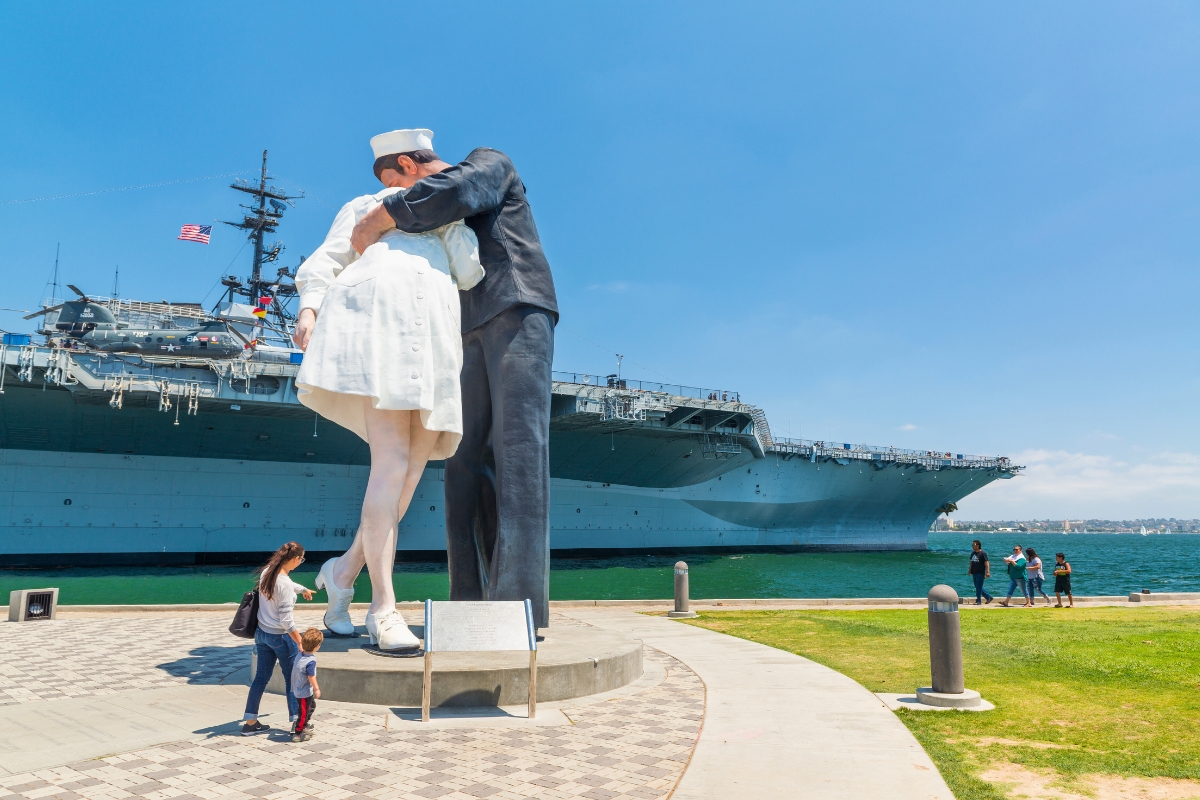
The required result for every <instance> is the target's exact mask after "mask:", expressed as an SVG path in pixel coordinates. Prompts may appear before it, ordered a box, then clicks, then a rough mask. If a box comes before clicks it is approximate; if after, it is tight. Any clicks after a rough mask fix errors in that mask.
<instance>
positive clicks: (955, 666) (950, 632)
mask: <svg viewBox="0 0 1200 800" xmlns="http://www.w3.org/2000/svg"><path fill="white" fill-rule="evenodd" d="M929 668H930V672H932V673H933V690H934V691H935V692H939V693H941V694H961V693H962V690H963V689H965V688H966V685H965V684H964V682H963V665H962V628H961V627H960V624H959V615H958V591H957V590H955V589H953V588H951V587H949V586H946V585H945V584H940V585H938V586H935V587H933V588H932V589H930V590H929Z"/></svg>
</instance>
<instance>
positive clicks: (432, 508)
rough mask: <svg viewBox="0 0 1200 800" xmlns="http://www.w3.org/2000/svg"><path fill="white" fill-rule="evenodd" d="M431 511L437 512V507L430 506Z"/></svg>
mask: <svg viewBox="0 0 1200 800" xmlns="http://www.w3.org/2000/svg"><path fill="white" fill-rule="evenodd" d="M429 510H430V511H436V510H437V506H430V507H429Z"/></svg>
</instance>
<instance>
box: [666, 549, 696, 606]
mask: <svg viewBox="0 0 1200 800" xmlns="http://www.w3.org/2000/svg"><path fill="white" fill-rule="evenodd" d="M667 616H668V617H670V618H671V619H683V618H690V617H694V616H696V612H695V611H689V610H688V565H687V562H684V561H676V562H675V610H674V611H668V612H667Z"/></svg>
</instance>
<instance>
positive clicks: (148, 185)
mask: <svg viewBox="0 0 1200 800" xmlns="http://www.w3.org/2000/svg"><path fill="white" fill-rule="evenodd" d="M248 172H254V170H252V169H241V170H238V171H237V172H222V173H221V174H219V175H205V176H204V177H202V178H181V179H180V180H177V181H162V182H160V183H143V184H139V185H137V186H122V187H120V188H117V189H95V190H93V191H90V192H75V193H74V194H52V195H47V196H45V197H28V198H26V199H24V200H2V201H0V206H12V205H17V204H18V203H39V202H41V201H42V200H65V199H66V198H68V197H87V196H88V195H93V194H109V193H111V192H129V191H133V190H134V189H153V188H155V187H157V186H174V185H175V184H177V183H195V182H196V181H211V180H213V179H214V178H229V177H232V176H234V175H245V174H246V173H248Z"/></svg>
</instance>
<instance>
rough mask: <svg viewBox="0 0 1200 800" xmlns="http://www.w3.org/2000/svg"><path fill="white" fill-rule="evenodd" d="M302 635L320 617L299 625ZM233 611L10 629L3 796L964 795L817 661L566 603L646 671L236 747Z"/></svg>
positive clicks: (861, 695)
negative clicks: (611, 684)
mask: <svg viewBox="0 0 1200 800" xmlns="http://www.w3.org/2000/svg"><path fill="white" fill-rule="evenodd" d="M298 622H299V623H300V624H301V626H307V625H310V624H311V625H319V624H320V613H319V612H314V611H313V610H312V609H308V610H306V611H304V612H302V613H300V614H298ZM228 623H229V613H228V612H225V611H222V612H187V613H180V612H169V613H140V614H138V613H133V612H125V613H121V614H99V613H98V614H78V613H74V614H73V613H70V612H68V613H64V614H63V615H62V617H61V618H60V619H58V620H54V621H51V622H37V623H28V624H4V625H0V731H3V736H2V737H0V800H49V799H50V798H53V799H54V800H77V799H78V798H86V800H108V799H109V798H111V800H120V799H121V798H128V797H140V798H146V800H192V798H204V800H223V799H225V798H228V799H229V800H250V799H251V798H268V799H269V800H304V798H320V800H348V799H349V798H374V799H375V800H384V799H385V798H446V800H470V799H471V798H493V799H494V800H510V799H511V800H515V799H516V798H564V799H565V798H576V797H581V798H588V800H611V799H612V798H638V800H654V798H667V797H671V798H675V800H701V799H703V800H710V799H712V800H716V799H717V798H720V800H743V799H744V800H766V799H767V798H776V797H779V798H783V797H787V798H792V797H821V798H842V797H845V798H855V800H860V799H861V798H863V797H890V798H913V800H917V798H921V800H950V798H951V797H952V796H951V794H950V792H949V790H948V789H947V787H946V785H945V782H944V781H943V780H942V779H941V776H940V775H939V774H938V772H937V770H936V768H935V767H934V766H933V763H932V762H931V761H930V759H929V757H928V756H927V755H926V754H925V752H924V751H923V750H922V749H921V748H920V746H919V745H918V744H917V742H916V740H915V739H914V738H913V737H912V735H911V734H910V733H909V732H908V730H907V729H906V728H905V727H904V725H903V724H902V723H901V722H900V721H899V720H898V719H897V718H896V717H895V715H894V714H892V713H891V712H890V711H888V710H887V709H886V708H885V707H884V706H883V705H882V703H880V702H879V700H878V699H877V698H875V697H874V696H873V695H871V694H870V692H868V691H866V690H865V689H864V688H863V687H861V686H859V685H858V684H856V683H854V682H853V681H851V680H850V679H848V678H846V677H845V676H842V675H840V674H838V673H836V672H833V671H832V670H829V669H827V668H825V667H822V666H820V665H818V664H815V663H813V662H811V661H807V660H806V659H803V658H800V657H798V656H795V655H792V654H790V653H785V652H783V651H780V650H775V649H772V648H769V647H765V646H763V645H759V644H755V643H753V642H747V641H743V640H740V639H735V638H733V637H729V636H725V635H723V634H718V633H714V632H711V631H707V630H703V629H700V628H697V627H694V626H689V625H685V624H682V623H678V622H674V621H669V620H666V619H664V618H662V617H655V616H646V615H643V614H635V613H632V612H630V611H627V610H623V609H599V608H596V609H570V610H566V609H564V610H560V611H559V612H558V613H556V615H555V617H554V620H553V624H554V625H582V626H593V627H597V628H602V629H607V630H613V631H620V632H622V633H624V634H626V635H629V636H632V637H634V638H635V639H639V640H641V641H642V643H643V647H644V650H643V653H644V663H645V675H644V676H643V677H642V678H641V679H640V680H638V681H636V682H635V683H634V684H631V685H629V686H627V687H624V688H622V689H618V690H614V691H612V692H608V693H605V694H602V695H596V696H593V697H585V698H579V699H576V700H567V701H562V702H558V703H546V704H539V706H538V717H537V719H535V720H529V719H525V718H524V710H523V709H493V710H491V711H471V710H464V709H440V710H438V711H437V713H436V714H435V717H434V720H433V721H432V722H430V723H421V722H419V721H417V719H416V717H417V712H416V710H415V709H397V708H388V707H385V706H372V705H363V704H352V703H336V702H326V701H320V702H319V703H318V708H317V712H316V715H315V716H314V729H315V736H314V737H313V738H312V739H311V740H310V741H308V742H304V743H301V744H293V743H292V742H291V741H290V737H288V736H286V735H285V732H284V731H283V730H279V729H280V728H286V727H287V714H286V708H285V705H284V702H283V698H281V697H279V696H277V695H270V694H268V695H267V696H266V697H265V698H264V701H263V707H262V708H263V715H262V718H263V720H264V722H267V723H270V724H271V725H272V726H273V727H274V728H275V730H273V731H272V732H271V733H269V734H265V735H259V736H254V737H242V736H240V735H238V733H237V731H238V727H239V723H240V719H241V716H242V709H243V706H244V703H245V697H246V685H245V684H246V682H247V680H248V674H249V673H248V666H247V665H248V662H249V656H250V653H249V651H250V648H249V645H248V644H246V643H243V640H239V639H235V638H234V637H232V636H231V635H230V634H229V633H228V631H227V630H226V627H227V626H228Z"/></svg>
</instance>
